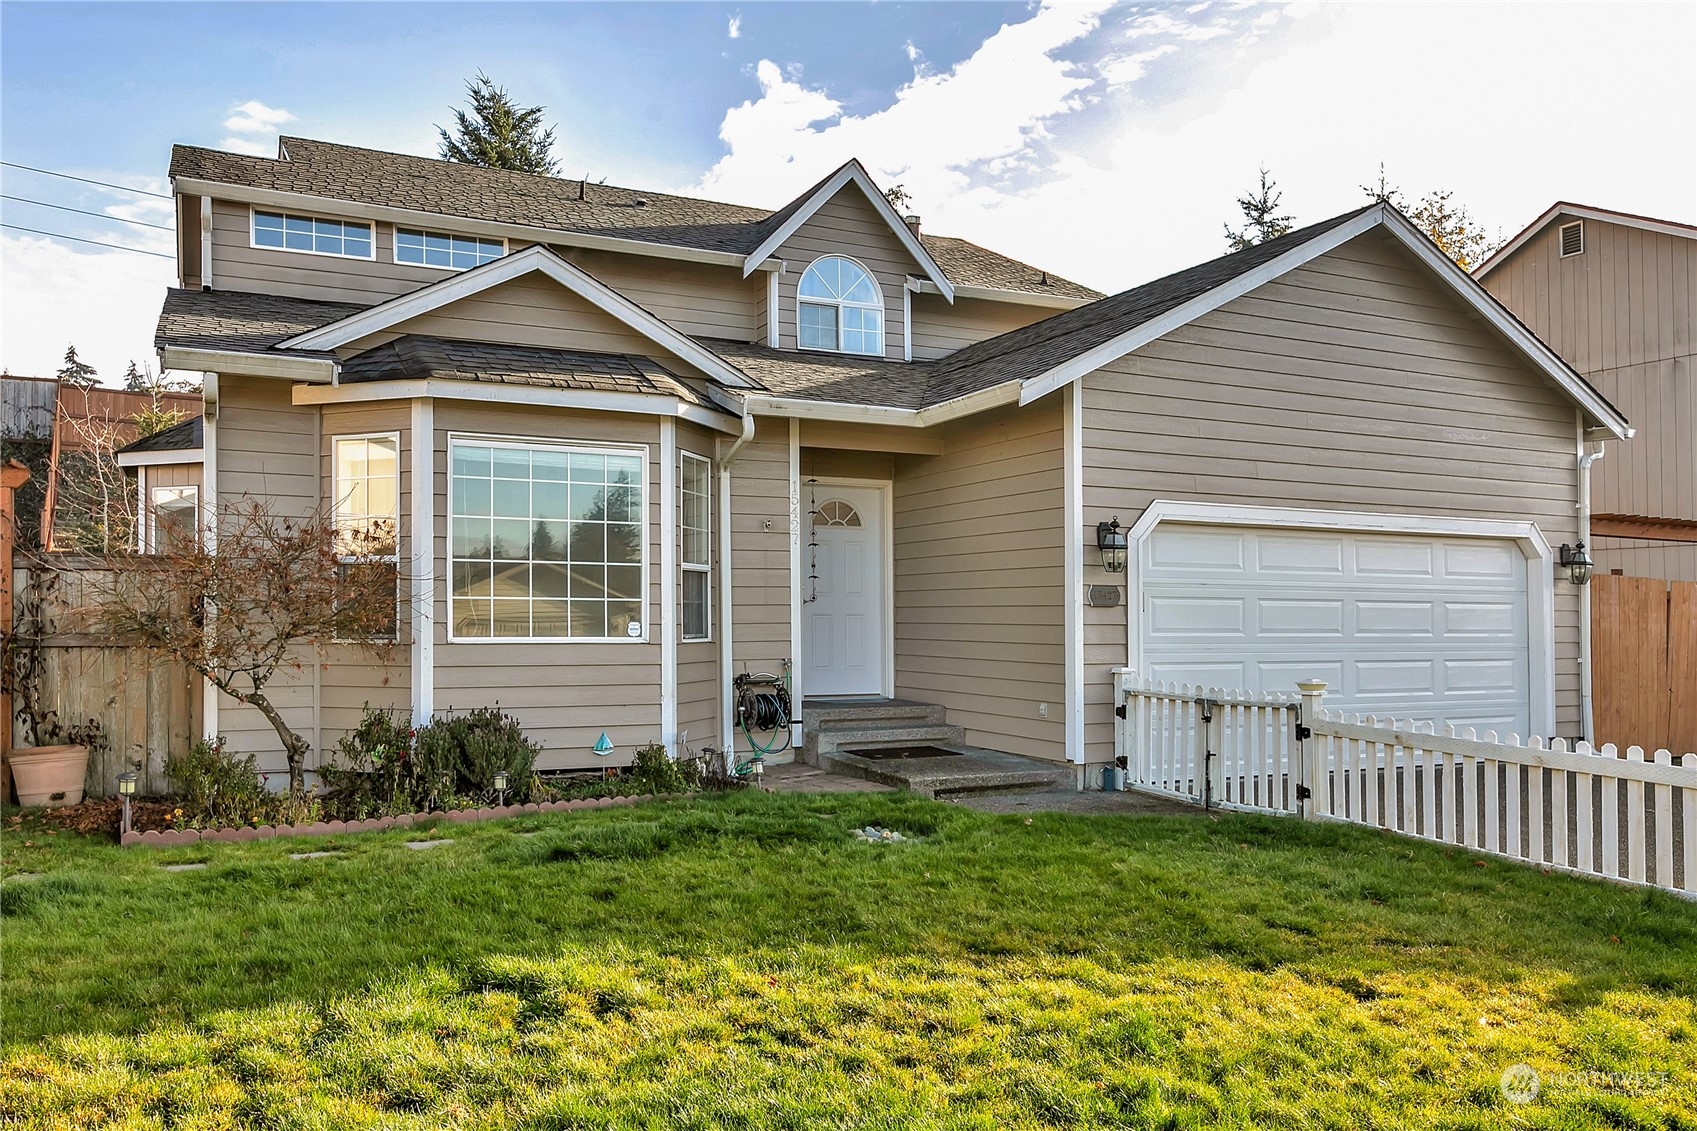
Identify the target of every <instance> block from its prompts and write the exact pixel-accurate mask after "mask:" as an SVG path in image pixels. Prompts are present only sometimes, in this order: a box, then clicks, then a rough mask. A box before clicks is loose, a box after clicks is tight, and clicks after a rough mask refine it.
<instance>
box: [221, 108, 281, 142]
mask: <svg viewBox="0 0 1697 1131" xmlns="http://www.w3.org/2000/svg"><path fill="white" fill-rule="evenodd" d="M294 120H295V116H294V115H293V114H291V113H289V112H288V111H287V110H280V109H274V108H273V107H270V106H267V105H266V104H265V103H263V102H251V101H250V102H244V103H242V104H241V105H240V106H237V107H236V108H235V109H233V110H231V111H230V116H229V117H228V118H225V119H224V128H225V129H227V130H229V131H230V132H231V133H238V134H274V133H276V132H277V131H278V130H279V129H280V128H282V127H283V126H284V125H285V124H287V123H289V122H292V121H294Z"/></svg>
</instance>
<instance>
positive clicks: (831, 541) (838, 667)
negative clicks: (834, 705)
mask: <svg viewBox="0 0 1697 1131" xmlns="http://www.w3.org/2000/svg"><path fill="white" fill-rule="evenodd" d="M884 496H885V492H884V491H883V490H882V489H881V488H878V487H859V486H847V485H832V484H829V483H820V484H818V485H817V487H816V488H815V491H814V496H813V497H814V508H815V509H814V514H813V516H812V523H811V526H810V529H811V531H812V537H811V538H810V539H809V541H810V542H811V543H814V545H811V546H808V547H806V548H805V550H806V552H804V554H803V556H802V561H803V563H804V564H806V563H808V562H812V563H813V566H814V568H813V569H812V571H811V572H812V573H814V574H817V577H815V578H812V579H809V578H803V580H802V601H803V605H802V618H801V619H802V640H801V651H802V659H801V663H800V664H799V665H798V667H799V668H800V671H799V674H800V676H801V679H800V684H801V687H800V690H801V692H802V694H804V695H882V694H883V693H884V648H885V640H884V599H885V598H884V509H883V508H884Z"/></svg>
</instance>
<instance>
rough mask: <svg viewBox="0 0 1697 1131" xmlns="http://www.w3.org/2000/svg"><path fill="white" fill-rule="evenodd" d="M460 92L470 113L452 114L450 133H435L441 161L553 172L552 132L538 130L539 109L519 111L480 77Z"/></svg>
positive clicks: (504, 93)
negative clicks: (439, 140)
mask: <svg viewBox="0 0 1697 1131" xmlns="http://www.w3.org/2000/svg"><path fill="white" fill-rule="evenodd" d="M466 92H467V93H468V94H469V96H470V100H471V112H470V113H469V114H468V113H466V111H464V110H455V111H454V120H455V129H454V133H452V134H450V133H449V132H448V131H447V130H445V129H443V128H442V127H441V126H438V127H436V129H437V132H438V133H440V134H441V135H442V146H441V156H442V159H443V160H445V161H458V162H460V163H461V164H465V165H482V166H483V167H484V168H486V169H511V170H513V171H515V172H519V173H540V174H543V175H544V176H553V175H554V174H555V173H556V172H557V171H558V170H559V163H558V162H556V161H555V160H554V158H553V157H552V156H551V155H550V151H551V150H552V149H553V148H554V130H553V128H552V127H549V128H548V129H546V130H545V129H543V128H542V111H543V109H544V108H543V107H541V106H531V107H528V108H526V109H520V108H519V106H518V104H517V103H515V102H514V101H513V99H512V97H511V96H510V95H509V94H508V93H507V91H506V88H505V87H498V86H496V85H495V83H494V80H492V79H491V78H490V77H489V76H488V75H486V74H484V73H483V72H482V71H479V72H477V78H475V79H473V80H471V81H469V82H467V83H466Z"/></svg>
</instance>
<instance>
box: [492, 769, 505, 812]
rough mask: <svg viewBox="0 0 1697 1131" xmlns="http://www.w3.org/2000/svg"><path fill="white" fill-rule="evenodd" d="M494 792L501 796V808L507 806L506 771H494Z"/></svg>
mask: <svg viewBox="0 0 1697 1131" xmlns="http://www.w3.org/2000/svg"><path fill="white" fill-rule="evenodd" d="M495 792H496V793H498V794H499V795H500V797H501V808H503V809H505V808H506V807H507V771H505V770H496V771H495Z"/></svg>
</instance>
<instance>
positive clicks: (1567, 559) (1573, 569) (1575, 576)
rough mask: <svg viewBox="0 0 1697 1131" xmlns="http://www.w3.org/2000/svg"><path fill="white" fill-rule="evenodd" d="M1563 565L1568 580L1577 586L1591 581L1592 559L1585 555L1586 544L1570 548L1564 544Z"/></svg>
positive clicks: (1562, 549) (1562, 548)
mask: <svg viewBox="0 0 1697 1131" xmlns="http://www.w3.org/2000/svg"><path fill="white" fill-rule="evenodd" d="M1561 564H1562V568H1564V569H1566V570H1567V579H1568V580H1569V581H1571V582H1573V583H1574V584H1575V585H1584V584H1586V583H1588V582H1589V581H1590V580H1591V558H1590V556H1589V555H1588V554H1586V553H1585V543H1583V542H1581V543H1579V544H1578V545H1576V546H1569V545H1568V544H1567V543H1566V542H1563V543H1562V545H1561Z"/></svg>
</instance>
